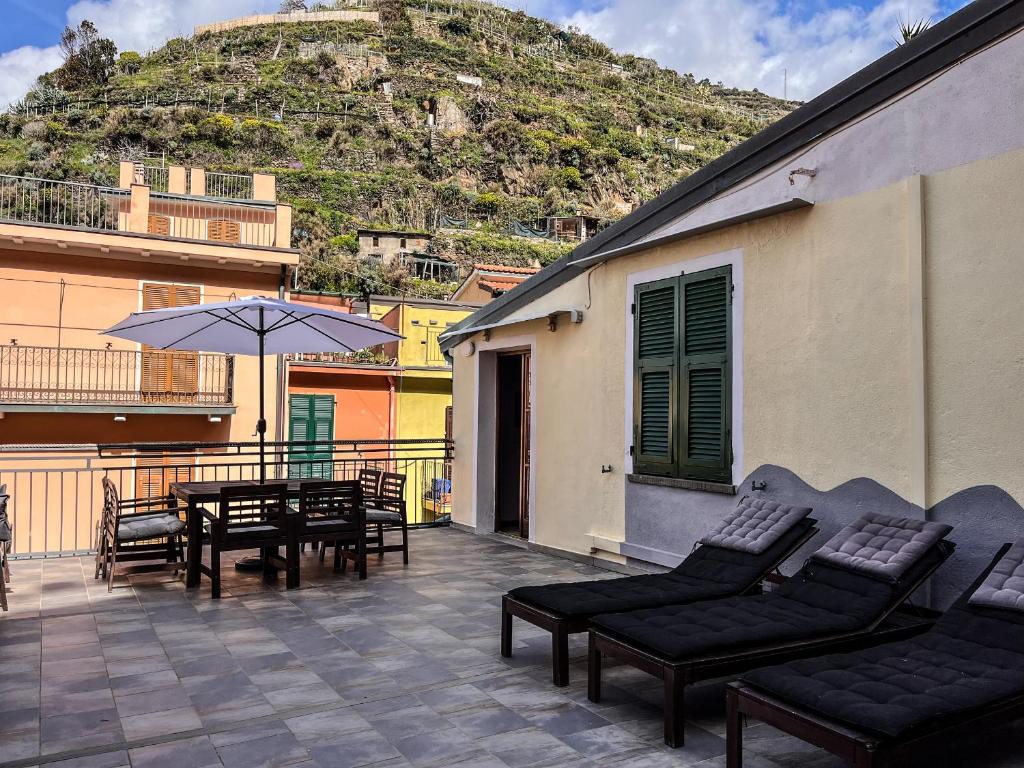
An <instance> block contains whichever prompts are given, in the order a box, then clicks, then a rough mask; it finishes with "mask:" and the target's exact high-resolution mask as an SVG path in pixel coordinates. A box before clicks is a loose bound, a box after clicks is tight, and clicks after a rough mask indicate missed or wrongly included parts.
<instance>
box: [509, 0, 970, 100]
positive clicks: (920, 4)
mask: <svg viewBox="0 0 1024 768" xmlns="http://www.w3.org/2000/svg"><path fill="white" fill-rule="evenodd" d="M503 4H504V5H507V6H510V7H513V8H523V4H524V0H503ZM793 5H798V4H795V3H784V2H781V0H676V1H675V2H672V3H666V2H665V0H607V2H605V3H604V4H603V5H602V6H601V7H597V8H594V9H591V10H579V11H576V12H574V13H571V14H568V15H561V16H559V17H557V18H556V20H557V21H558V22H559V23H561V24H564V25H570V24H571V25H575V26H577V27H579V28H581V29H582V30H583V31H584V32H587V33H589V34H591V35H593V36H594V37H596V38H597V39H599V40H602V41H603V42H605V43H607V44H608V45H610V46H612V47H613V48H614V49H616V50H617V51H621V52H629V53H635V54H637V55H640V56H648V57H650V58H653V59H656V60H657V61H658V63H660V64H661V65H662V66H665V67H671V68H673V69H676V70H678V71H680V72H691V73H693V74H694V75H695V76H696V77H697V79H702V78H705V77H707V78H709V79H710V80H712V81H713V82H718V81H721V82H723V83H724V84H726V85H728V86H736V87H741V88H759V89H760V90H762V91H765V92H766V93H770V94H772V95H777V96H781V95H782V94H783V83H784V79H785V78H786V74H787V73H788V95H789V97H790V98H797V99H809V98H812V97H814V96H816V95H818V94H819V93H821V92H822V91H824V90H826V89H827V88H828V87H830V86H832V85H834V84H836V83H838V82H839V81H840V80H842V79H843V78H845V77H847V76H848V75H851V74H853V73H854V72H855V71H857V70H858V69H860V68H861V67H863V66H864V65H866V64H868V63H870V62H871V61H873V60H874V59H876V58H878V57H879V56H881V55H882V54H883V53H886V52H887V51H889V50H892V48H893V47H894V43H893V38H894V36H895V35H896V33H897V29H898V23H899V19H901V18H902V19H912V20H913V19H919V18H937V17H938V11H939V4H938V2H937V0H881V2H878V3H876V4H875V5H874V6H873V7H872V8H869V9H865V8H862V7H860V6H858V5H855V4H852V3H851V4H849V5H842V6H837V7H833V8H829V9H825V10H822V11H820V12H818V13H817V14H815V15H813V16H812V17H810V18H806V17H803V16H799V15H797V14H796V13H794V12H793V11H792V10H790V7H791V6H793ZM957 5H958V6H962V5H966V0H957ZM563 7H564V0H533V1H532V2H530V11H531V12H535V10H536V12H541V13H543V12H545V11H547V12H554V13H557V12H558V11H559V10H560V9H561V8H563Z"/></svg>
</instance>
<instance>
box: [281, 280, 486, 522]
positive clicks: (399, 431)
mask: <svg viewBox="0 0 1024 768" xmlns="http://www.w3.org/2000/svg"><path fill="white" fill-rule="evenodd" d="M292 300H294V301H299V302H307V303H313V304H321V305H328V306H331V307H332V308H333V309H339V310H341V311H349V312H364V313H365V312H367V307H366V305H365V304H363V303H362V302H359V301H354V300H353V299H352V298H351V297H348V296H338V295H328V294H303V293H294V294H292ZM475 308H476V307H475V306H473V305H465V304H453V303H450V302H443V301H431V300H423V299H399V298H392V297H384V296H374V297H371V300H370V305H369V312H368V314H369V315H370V316H371V317H373V318H374V319H375V320H379V321H381V322H382V323H384V324H385V325H387V326H388V327H390V328H394V329H395V330H397V331H398V332H399V333H401V334H402V336H403V337H404V338H403V339H402V340H401V341H398V342H395V343H393V344H388V345H385V346H383V347H378V348H375V349H372V350H368V351H366V352H363V353H358V354H355V355H338V354H330V355H293V356H291V357H290V358H289V362H288V394H289V397H288V401H289V409H290V411H289V421H288V423H289V425H290V430H289V434H288V436H287V437H288V438H289V439H294V438H295V437H296V430H299V429H303V430H304V429H305V428H306V427H305V424H306V423H310V420H311V421H312V423H313V424H314V428H315V429H317V430H318V431H319V433H320V434H330V435H333V436H334V438H335V439H337V440H363V441H374V440H376V441H396V440H401V441H410V440H422V441H425V443H431V442H432V443H434V445H433V446H432V447H430V448H429V449H428V448H427V447H425V448H424V452H425V453H424V455H430V456H434V455H436V454H437V445H438V444H439V442H440V441H442V440H444V439H445V437H446V436H447V435H449V434H450V417H451V405H452V373H451V366H450V365H449V363H448V360H447V358H446V357H445V356H444V355H443V354H442V352H441V347H440V344H439V341H438V340H439V338H440V336H441V334H442V333H444V332H445V331H447V330H448V329H449V328H451V327H452V326H454V325H455V324H456V323H458V322H460V321H461V320H463V319H465V318H466V317H467V316H468V315H469V314H470V312H472V310H473V309H475ZM300 424H301V425H302V426H301V427H300ZM385 468H387V469H392V470H394V471H398V472H401V473H402V474H406V475H407V476H408V487H407V501H408V503H409V518H410V522H426V521H430V520H433V519H435V518H436V517H437V516H440V515H442V514H446V513H447V512H448V511H449V506H450V495H451V491H450V479H451V477H450V468H449V466H448V465H447V463H446V462H439V463H437V465H436V466H434V464H433V463H432V462H431V461H428V462H426V466H424V462H423V461H416V454H415V447H414V446H410V445H408V444H406V445H405V446H404V447H403V456H402V458H399V459H396V460H395V464H394V466H388V467H385Z"/></svg>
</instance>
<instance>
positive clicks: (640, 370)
mask: <svg viewBox="0 0 1024 768" xmlns="http://www.w3.org/2000/svg"><path fill="white" fill-rule="evenodd" d="M633 311H634V315H635V317H634V351H635V352H634V354H635V360H634V435H633V453H634V462H633V468H634V472H637V473H638V474H651V475H662V476H670V477H680V478H686V479H692V480H706V481H711V482H724V483H728V482H731V480H732V477H731V469H732V445H731V434H730V427H731V381H730V376H731V355H732V271H731V268H729V267H722V268H719V269H713V270H707V271H704V272H695V273H693V274H689V275H682V276H680V277H677V278H669V279H667V280H659V281H658V282H655V283H648V284H645V285H640V286H637V289H636V296H635V303H634V310H633Z"/></svg>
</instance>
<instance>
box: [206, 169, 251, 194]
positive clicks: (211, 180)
mask: <svg viewBox="0 0 1024 768" xmlns="http://www.w3.org/2000/svg"><path fill="white" fill-rule="evenodd" d="M252 194H253V190H252V176H248V175H243V174H240V173H214V172H211V171H207V172H206V196H207V197H220V198H224V199H227V200H252Z"/></svg>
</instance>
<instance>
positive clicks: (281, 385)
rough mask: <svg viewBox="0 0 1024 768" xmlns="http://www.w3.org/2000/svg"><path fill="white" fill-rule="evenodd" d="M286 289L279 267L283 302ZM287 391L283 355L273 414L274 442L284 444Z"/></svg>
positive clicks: (277, 466)
mask: <svg viewBox="0 0 1024 768" xmlns="http://www.w3.org/2000/svg"><path fill="white" fill-rule="evenodd" d="M287 289H288V267H287V266H282V267H281V279H280V282H279V283H278V287H277V297H278V298H279V299H281V300H282V301H284V299H285V293H286V291H287ZM287 389H288V366H287V363H285V360H284V355H278V356H277V402H276V404H275V405H276V410H275V412H274V414H275V416H274V441H275V442H277V443H283V442H284V406H285V395H286V392H287ZM281 458H282V456H281V449H280V447H278V449H277V451H276V456H275V460H274V472H275V476H276V477H278V478H280V477H281Z"/></svg>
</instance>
